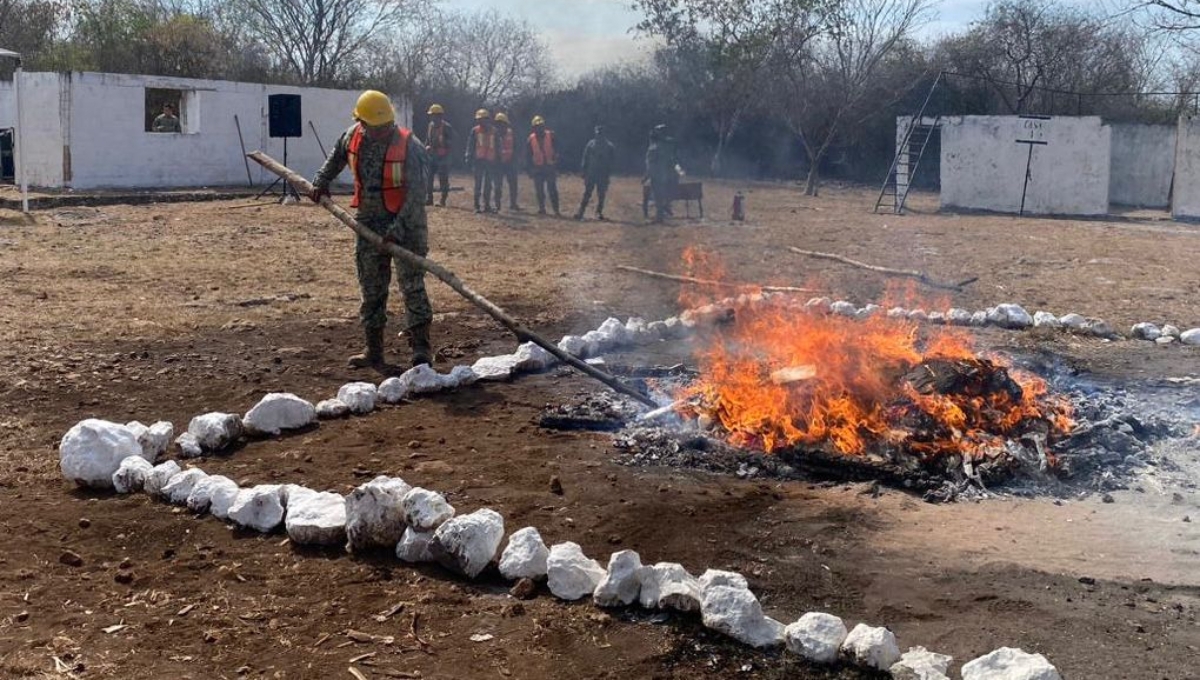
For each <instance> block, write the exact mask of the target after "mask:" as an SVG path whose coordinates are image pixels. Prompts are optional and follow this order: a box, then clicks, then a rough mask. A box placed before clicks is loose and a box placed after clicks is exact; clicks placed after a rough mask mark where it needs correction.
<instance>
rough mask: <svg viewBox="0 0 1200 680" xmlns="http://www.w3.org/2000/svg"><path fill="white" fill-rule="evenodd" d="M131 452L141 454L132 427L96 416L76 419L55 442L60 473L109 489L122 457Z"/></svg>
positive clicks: (81, 481)
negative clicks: (57, 443)
mask: <svg viewBox="0 0 1200 680" xmlns="http://www.w3.org/2000/svg"><path fill="white" fill-rule="evenodd" d="M130 456H138V457H139V458H140V457H142V445H141V444H139V443H138V440H137V436H136V435H135V434H134V433H133V431H132V430H130V429H129V428H127V427H125V426H124V425H121V424H118V423H111V422H109V421H107V420H98V419H96V418H88V419H87V420H83V421H80V422H79V423H76V424H75V426H74V427H72V428H71V429H70V430H67V433H66V434H65V435H63V438H62V441H61V442H59V445H58V463H59V468H60V469H61V470H62V474H63V477H66V478H67V479H69V480H71V481H73V482H75V483H76V484H79V485H81V486H89V487H92V488H96V489H111V488H112V486H113V475H114V474H116V472H117V470H118V469H119V468H120V467H121V461H123V460H125V459H126V458H128V457H130Z"/></svg>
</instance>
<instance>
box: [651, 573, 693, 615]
mask: <svg viewBox="0 0 1200 680" xmlns="http://www.w3.org/2000/svg"><path fill="white" fill-rule="evenodd" d="M638 580H639V581H640V582H641V586H642V588H641V593H640V595H639V596H638V601H639V602H641V605H642V606H643V607H645V608H647V609H654V608H659V609H668V608H669V609H677V610H679V611H683V612H694V611H699V609H700V580H699V579H697V578H696V577H695V576H692V575H691V574H689V573H688V571H687V569H684V568H683V565H681V564H677V563H675V562H659V563H658V564H655V565H653V566H648V567H642V568H641V570H640V571H639V572H638Z"/></svg>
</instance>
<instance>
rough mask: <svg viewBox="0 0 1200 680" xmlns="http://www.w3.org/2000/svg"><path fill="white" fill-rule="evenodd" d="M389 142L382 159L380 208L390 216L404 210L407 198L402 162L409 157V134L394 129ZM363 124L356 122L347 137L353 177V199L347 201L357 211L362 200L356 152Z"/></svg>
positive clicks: (360, 178)
mask: <svg viewBox="0 0 1200 680" xmlns="http://www.w3.org/2000/svg"><path fill="white" fill-rule="evenodd" d="M396 132H398V133H399V134H394V135H392V141H391V143H389V144H388V148H387V151H386V152H385V153H384V156H383V187H382V189H381V191H382V192H383V205H384V207H385V208H387V210H388V212H390V213H398V212H400V209H401V208H403V207H404V199H405V197H406V196H407V195H408V182H407V181H406V180H405V177H404V161H405V159H407V158H408V138H409V135H411V134H412V133H411V132H410V131H409V130H407V129H405V128H402V127H400V126H398V125H397V126H396ZM362 140H363V125H362V123H359V124H358V126H356V127H355V128H354V134H352V135H350V145H349V148H348V149H347V150H346V156H347V157H348V161H349V162H348V165H349V166H350V172H351V173H353V175H354V198H352V199H350V207H351V208H357V207H358V204H359V202H360V201H361V199H362V190H363V186H362V177H360V176H359V174H358V150H359V148H360V147H361V146H362Z"/></svg>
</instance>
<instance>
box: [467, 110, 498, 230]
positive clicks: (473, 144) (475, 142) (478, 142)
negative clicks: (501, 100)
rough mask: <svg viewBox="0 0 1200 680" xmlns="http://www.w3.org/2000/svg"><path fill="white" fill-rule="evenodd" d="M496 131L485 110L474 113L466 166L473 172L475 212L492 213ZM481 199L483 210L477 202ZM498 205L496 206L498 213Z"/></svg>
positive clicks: (468, 140)
mask: <svg viewBox="0 0 1200 680" xmlns="http://www.w3.org/2000/svg"><path fill="white" fill-rule="evenodd" d="M496 155H497V145H496V129H495V128H493V127H492V116H491V114H490V113H488V110H487V109H479V110H478V111H476V112H475V127H473V128H471V135H470V136H469V137H467V157H466V160H467V165H469V166H470V167H471V168H472V169H473V170H474V171H475V212H477V213H479V212H492V206H491V205H490V203H491V199H492V182H493V181H495V173H496ZM480 199H483V208H482V209H481V208H480V207H479V201H480ZM499 210H500V205H499V204H498V203H497V204H496V211H497V212H499Z"/></svg>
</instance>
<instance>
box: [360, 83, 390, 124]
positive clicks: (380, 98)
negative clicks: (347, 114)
mask: <svg viewBox="0 0 1200 680" xmlns="http://www.w3.org/2000/svg"><path fill="white" fill-rule="evenodd" d="M354 117H355V118H356V119H358V120H361V121H362V122H364V123H366V124H367V125H372V126H374V125H385V124H387V123H391V122H393V121H395V120H396V110H395V109H393V108H392V102H391V100H389V99H388V96H387V95H386V94H384V93H382V92H379V91H377V90H367V91H366V92H363V93H362V94H361V95H359V96H358V103H356V104H355V105H354Z"/></svg>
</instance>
